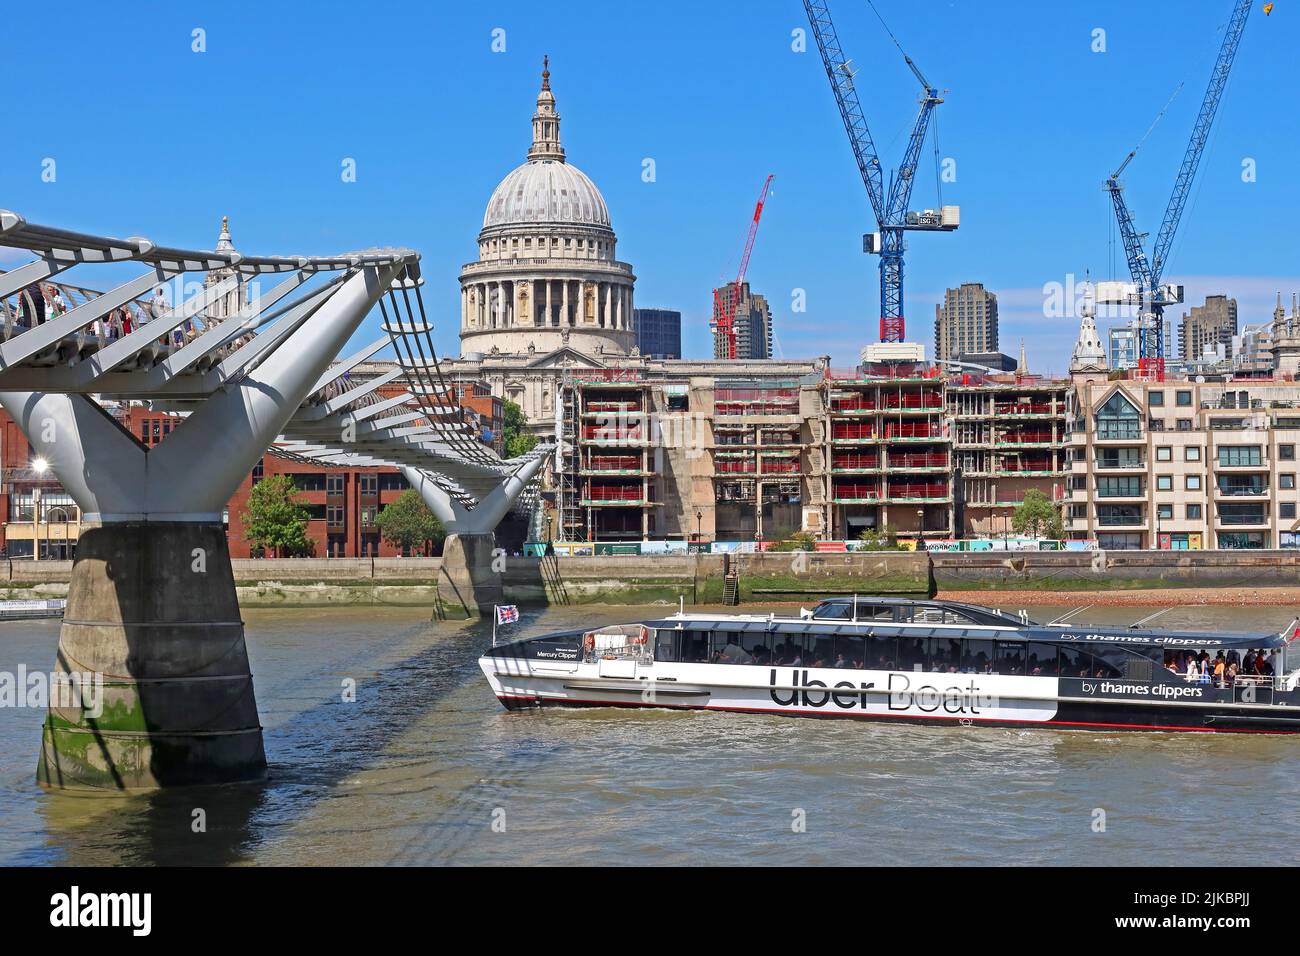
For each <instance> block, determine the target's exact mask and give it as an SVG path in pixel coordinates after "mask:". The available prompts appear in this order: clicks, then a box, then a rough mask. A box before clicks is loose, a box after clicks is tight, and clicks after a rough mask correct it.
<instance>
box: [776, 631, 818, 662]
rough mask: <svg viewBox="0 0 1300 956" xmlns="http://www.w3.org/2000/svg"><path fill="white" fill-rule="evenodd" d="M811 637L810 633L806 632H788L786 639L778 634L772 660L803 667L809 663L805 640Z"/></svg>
mask: <svg viewBox="0 0 1300 956" xmlns="http://www.w3.org/2000/svg"><path fill="white" fill-rule="evenodd" d="M806 638H809V639H810V635H805V634H786V635H785V640H784V641H782V640H781V635H778V636H777V645H776V647H774V648H773V649H772V660H773V662H774V663H777V664H783V665H786V666H790V667H801V666H804V665H806V664H807V663H808V657H807V655H805V653H804V641H805V639H806Z"/></svg>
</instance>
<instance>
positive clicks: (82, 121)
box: [0, 0, 1300, 371]
mask: <svg viewBox="0 0 1300 956" xmlns="http://www.w3.org/2000/svg"><path fill="white" fill-rule="evenodd" d="M876 4H877V7H878V8H879V10H880V11H881V13H882V15H883V16H884V17H885V19H886V20H887V21H888V22H889V24H890V26H891V27H892V29H893V31H894V33H895V34H896V35H897V36H898V37H899V39H900V41H901V42H902V44H903V45H904V47H905V48H906V49H907V50H908V51H909V53H910V54H911V55H912V56H913V58H914V59H915V60H916V61H917V63H918V64H919V65H920V66H921V68H922V69H923V70H924V71H925V73H926V74H927V75H928V76H929V78H930V80H931V81H932V82H934V83H935V84H936V85H938V86H940V87H942V88H947V89H949V90H950V91H951V92H950V93H949V94H948V98H947V102H946V103H945V104H944V105H943V106H941V107H940V108H939V114H938V116H939V123H938V128H939V132H940V140H939V151H940V155H941V156H943V157H952V158H953V159H955V160H956V162H957V181H956V182H955V183H951V184H946V185H945V186H944V200H945V202H955V203H959V204H960V205H961V207H962V228H961V230H960V231H959V232H957V233H955V234H951V235H913V236H912V237H911V240H910V247H909V257H908V260H907V266H908V284H907V298H906V304H907V314H908V318H909V332H910V335H909V337H910V338H915V339H919V340H921V341H924V342H926V343H927V344H928V345H932V343H933V315H934V304H935V302H936V301H937V300H938V297H939V295H940V294H941V292H942V290H943V289H944V287H946V286H948V285H955V284H957V283H959V282H961V281H982V282H984V283H985V285H986V286H988V287H989V288H991V289H993V290H995V291H997V292H998V293H999V296H1000V300H1001V305H1002V315H1003V322H1002V343H1001V344H1002V348H1003V350H1004V351H1006V352H1009V353H1011V354H1015V352H1016V350H1017V349H1018V347H1019V339H1020V338H1021V337H1022V336H1023V337H1024V338H1025V339H1026V342H1027V347H1028V350H1029V356H1030V364H1031V367H1033V368H1034V369H1035V370H1039V371H1043V370H1060V369H1062V368H1064V365H1065V363H1066V361H1067V360H1068V350H1069V347H1070V345H1071V343H1072V342H1073V340H1074V337H1075V325H1074V321H1073V320H1061V319H1056V320H1048V319H1045V318H1044V317H1043V314H1042V307H1041V302H1042V298H1043V297H1042V292H1041V289H1042V286H1043V284H1044V283H1045V282H1050V281H1058V282H1059V281H1064V280H1065V277H1066V275H1067V274H1069V273H1074V274H1076V275H1078V276H1080V277H1082V275H1083V273H1084V272H1085V270H1088V269H1091V270H1092V274H1093V276H1094V277H1097V276H1101V277H1106V276H1108V275H1109V274H1110V273H1111V251H1110V243H1111V237H1112V227H1111V221H1112V216H1111V212H1110V207H1109V204H1108V202H1107V199H1106V196H1105V193H1104V192H1103V191H1102V189H1101V184H1102V181H1103V180H1104V178H1105V176H1106V174H1107V173H1108V172H1109V171H1110V170H1111V169H1112V168H1113V167H1114V166H1116V165H1117V164H1118V163H1119V162H1120V161H1121V160H1122V159H1123V157H1124V155H1125V153H1126V152H1127V151H1128V150H1129V149H1130V148H1131V147H1132V146H1133V145H1134V144H1135V143H1136V142H1137V141H1138V140H1139V139H1140V138H1141V136H1142V134H1143V133H1144V132H1145V130H1146V129H1147V127H1148V126H1149V125H1150V124H1151V121H1152V120H1153V118H1154V117H1155V115H1156V114H1157V113H1158V112H1159V110H1160V108H1161V106H1163V105H1164V103H1165V102H1166V100H1167V99H1168V98H1169V95H1170V94H1171V92H1172V91H1173V89H1174V88H1175V86H1176V85H1177V84H1178V83H1179V81H1184V80H1185V81H1186V86H1185V87H1184V89H1183V91H1182V93H1181V94H1180V95H1179V97H1178V98H1177V99H1176V100H1175V101H1174V103H1173V105H1172V107H1171V108H1170V110H1169V113H1168V114H1167V116H1166V117H1165V119H1164V120H1163V122H1162V123H1161V124H1160V125H1159V126H1158V127H1157V128H1156V130H1155V132H1154V133H1153V134H1152V135H1151V137H1150V138H1149V139H1148V140H1147V142H1146V145H1145V146H1144V148H1143V150H1142V152H1141V153H1140V154H1139V157H1138V159H1137V160H1135V161H1134V163H1133V165H1132V166H1131V167H1130V171H1129V172H1128V174H1127V175H1126V181H1127V182H1128V185H1129V193H1128V195H1129V202H1130V206H1131V207H1132V209H1133V211H1134V215H1135V217H1136V218H1137V220H1138V224H1139V226H1140V227H1141V228H1144V229H1149V230H1150V231H1151V232H1152V233H1154V232H1155V231H1156V229H1157V228H1158V227H1159V221H1160V216H1161V214H1162V212H1163V209H1164V205H1165V201H1166V199H1167V197H1168V195H1169V191H1170V187H1171V185H1172V182H1173V177H1174V173H1175V171H1176V169H1177V166H1178V163H1179V161H1180V159H1181V157H1182V153H1183V149H1184V146H1185V143H1186V139H1187V135H1188V133H1189V131H1190V128H1191V124H1192V120H1193V117H1194V115H1195V112H1196V109H1197V107H1198V105H1199V103H1200V99H1201V96H1202V94H1203V92H1204V89H1205V84H1206V81H1207V79H1208V75H1209V70H1210V66H1211V63H1212V62H1213V58H1214V55H1215V53H1216V51H1217V48H1218V44H1219V40H1220V37H1221V32H1220V31H1221V28H1222V25H1223V23H1224V21H1225V20H1226V19H1227V16H1228V13H1229V10H1230V8H1231V2H1230V0H1180V2H1174V0H1163V2H1156V0H1127V2H1125V0H1091V2H1059V3H1058V2H1042V0H1035V2H1030V0H978V2H976V0H953V2H949V0H938V2H921V0H876ZM1262 5H1263V4H1262V0H1259V2H1257V3H1256V5H1255V10H1254V12H1253V14H1252V16H1251V19H1250V22H1249V25H1248V26H1247V28H1246V33H1245V37H1244V39H1243V41H1242V45H1241V50H1240V54H1239V56H1238V59H1237V63H1236V66H1235V68H1234V72H1233V78H1232V81H1231V83H1230V85H1229V87H1228V92H1227V95H1226V97H1225V99H1224V103H1223V106H1222V107H1221V109H1220V113H1219V117H1218V120H1217V122H1216V126H1215V132H1214V134H1213V137H1212V139H1211V141H1210V145H1209V148H1208V149H1207V152H1206V156H1205V159H1204V161H1203V163H1202V166H1201V171H1200V176H1199V181H1198V186H1197V189H1196V192H1195V194H1194V197H1193V200H1192V202H1191V203H1190V204H1189V208H1188V210H1187V214H1186V216H1185V217H1184V222H1183V226H1182V229H1181V231H1180V238H1179V241H1178V242H1177V244H1176V246H1175V255H1174V258H1173V261H1172V262H1171V263H1170V266H1169V269H1168V270H1167V277H1168V278H1171V279H1177V278H1181V279H1182V280H1183V281H1185V282H1186V283H1187V284H1188V286H1189V298H1190V297H1193V296H1194V297H1195V298H1194V299H1193V301H1197V302H1199V301H1200V297H1201V296H1203V295H1204V294H1206V293H1207V292H1219V291H1222V292H1228V293H1231V294H1234V295H1236V296H1237V297H1238V299H1239V300H1240V302H1241V310H1242V311H1241V314H1242V320H1243V321H1244V322H1255V321H1263V320H1264V319H1266V318H1267V317H1268V311H1269V309H1270V308H1271V304H1272V300H1273V293H1274V291H1275V290H1277V289H1279V288H1280V289H1282V291H1284V293H1285V294H1286V298H1287V301H1288V303H1289V300H1290V293H1291V292H1292V291H1294V290H1300V278H1298V277H1297V276H1300V266H1298V265H1297V262H1298V257H1297V252H1298V251H1300V230H1297V228H1296V222H1297V219H1300V200H1298V194H1297V175H1296V170H1297V159H1298V158H1300V123H1297V122H1296V119H1295V110H1296V88H1297V84H1298V83H1300V80H1298V79H1297V76H1298V74H1297V72H1296V59H1295V58H1296V50H1297V49H1300V0H1277V3H1276V7H1275V9H1274V10H1273V13H1272V15H1271V16H1269V17H1267V18H1266V17H1265V16H1264V14H1263V12H1262V9H1261V8H1262ZM832 13H833V14H834V16H835V18H836V24H837V26H838V28H839V32H840V36H841V38H842V40H843V42H844V44H845V47H846V50H847V51H848V53H849V55H850V56H852V57H853V58H854V60H855V61H856V63H857V65H858V66H859V67H860V68H861V70H862V72H861V73H860V74H859V78H858V83H859V90H860V92H861V95H862V99H863V103H864V106H865V109H866V112H867V116H868V121H869V123H870V125H871V129H872V132H873V134H874V136H875V139H876V143H877V145H878V147H879V148H880V149H881V152H882V154H883V155H884V158H885V161H886V164H887V166H892V165H894V164H896V162H897V159H898V155H899V152H900V151H901V149H902V146H903V143H904V141H905V138H906V135H907V131H908V130H909V129H910V127H911V123H912V120H913V117H914V115H915V111H916V92H917V88H916V82H915V80H914V79H913V77H912V76H911V74H910V73H909V72H908V70H907V68H906V66H905V65H904V64H903V62H902V58H901V56H900V55H899V54H898V52H897V51H896V50H895V49H894V48H893V46H892V45H891V44H890V42H889V40H888V38H887V37H886V36H885V34H884V31H883V30H882V29H881V26H880V24H879V22H878V21H877V20H876V18H875V16H874V15H873V14H872V12H871V10H870V8H869V7H868V6H867V4H866V3H865V2H863V0H836V2H834V3H833V6H832ZM6 23H7V26H8V30H7V31H6V32H7V36H8V38H9V39H10V41H11V42H10V43H9V44H7V47H6V65H7V69H6V71H5V73H6V78H5V80H4V83H5V86H6V87H7V89H6V93H7V99H8V101H9V103H10V116H11V122H10V124H9V127H8V128H9V135H8V137H7V141H6V144H5V149H4V150H0V182H3V185H4V189H3V192H2V193H0V206H6V207H8V208H12V209H14V210H16V211H18V212H20V213H22V214H23V215H25V216H27V217H28V218H29V219H32V220H35V221H39V222H46V223H50V224H55V225H61V226H66V227H69V228H75V229H80V230H85V231H103V232H108V233H116V234H126V235H130V234H135V235H145V236H148V237H150V238H153V239H155V240H156V241H160V242H166V243H168V244H173V245H187V246H198V247H210V246H211V245H212V244H213V243H215V241H216V233H217V229H218V226H219V222H220V218H221V216H222V215H223V214H228V215H229V216H230V218H231V224H232V230H233V232H234V237H235V243H236V245H237V246H238V247H239V248H240V249H242V250H243V251H245V252H248V253H286V254H287V253H327V252H334V251H338V250H341V249H348V248H359V247H364V246H369V245H372V244H404V245H409V246H413V247H415V248H417V249H419V250H420V251H421V252H422V253H423V255H424V275H425V277H426V280H427V282H428V286H427V288H426V303H427V304H428V305H429V306H430V307H431V309H432V317H433V319H434V321H435V323H436V326H437V339H438V342H439V345H440V346H441V348H442V349H443V350H444V351H447V352H450V353H453V354H454V353H455V352H456V350H457V339H456V331H457V323H458V318H459V316H458V307H459V306H458V286H457V282H456V275H457V272H458V271H459V268H460V266H461V264H462V263H464V262H466V261H468V260H470V259H471V258H473V256H474V253H475V244H474V240H475V235H476V233H477V231H478V229H479V227H480V225H481V220H482V213H483V207H484V205H485V203H486V201H487V198H488V196H489V195H490V193H491V191H492V188H493V187H494V186H495V184H496V183H497V181H498V180H500V179H501V178H502V177H503V176H504V175H505V174H506V173H507V172H508V171H509V170H510V169H511V168H512V167H513V166H515V165H517V164H518V163H519V162H522V161H523V158H524V153H525V150H526V149H527V145H528V140H529V117H530V115H531V113H532V110H533V104H534V99H535V97H536V92H537V86H538V71H539V68H540V63H541V58H542V54H543V53H544V52H546V53H549V54H550V56H551V70H552V85H553V88H554V90H555V92H556V96H557V100H558V106H559V110H560V113H561V116H562V117H563V136H564V143H565V146H566V148H567V150H568V156H569V158H570V160H571V161H572V162H574V163H575V164H576V165H578V166H579V167H581V168H582V169H583V170H584V171H585V172H587V173H588V174H589V175H590V176H591V177H592V178H593V179H594V180H595V182H596V183H597V185H598V186H599V187H600V188H601V190H602V191H603V192H604V195H605V198H606V200H607V202H608V204H609V207H610V211H611V215H612V218H613V223H614V228H615V229H616V231H617V233H618V237H619V257H620V258H621V259H623V260H625V261H628V262H631V263H632V264H633V265H634V267H635V269H636V273H637V275H638V281H637V291H636V299H637V303H638V304H639V305H642V306H659V307H668V308H677V309H680V310H682V312H683V314H684V316H685V319H684V325H685V328H684V336H683V338H684V345H685V348H686V350H687V353H688V354H691V355H697V356H698V355H704V354H706V353H707V352H708V351H709V346H708V332H707V316H708V313H709V309H710V291H709V290H710V289H711V288H712V287H713V286H714V285H716V284H718V282H719V280H721V279H723V278H724V277H726V276H729V275H731V274H732V273H734V271H735V268H736V265H737V260H738V258H739V253H740V249H741V246H742V244H743V239H744V233H745V230H746V228H747V224H748V220H749V217H750V213H751V211H752V208H753V203H754V200H755V199H756V197H757V193H758V189H759V186H760V184H761V182H762V179H763V177H764V176H765V175H766V174H767V173H769V172H771V173H775V174H776V179H775V182H774V184H773V195H772V197H771V200H770V202H769V204H768V207H767V211H766V212H765V214H764V219H763V224H762V228H761V230H760V234H759V238H758V243H757V247H756V249H755V252H754V256H753V261H752V263H751V266H750V279H751V281H752V283H753V285H754V287H755V289H756V290H757V291H761V292H763V293H765V294H766V295H767V296H768V297H769V299H770V300H771V302H772V304H773V306H774V312H775V316H776V330H777V332H776V334H777V339H778V344H779V348H780V351H781V353H783V354H784V355H785V356H787V357H794V356H812V355H818V354H823V353H830V354H831V355H832V356H833V358H834V361H835V363H836V364H837V365H849V364H852V363H853V362H854V361H855V359H856V355H857V350H858V348H859V347H860V346H861V345H862V344H864V343H866V342H868V341H872V340H874V339H875V337H876V336H877V334H878V314H879V289H878V276H877V261H876V259H875V258H874V257H867V256H864V255H863V254H862V253H861V251H860V249H861V238H860V237H861V234H862V233H863V232H865V231H869V230H874V225H873V223H872V222H871V216H870V208H869V205H868V203H867V200H866V196H865V193H864V191H863V188H862V185H861V182H860V180H859V179H858V174H857V170H856V167H855V165H854V163H853V158H852V154H851V152H850V150H849V146H848V143H847V140H846V138H845V135H844V131H843V129H842V128H841V126H840V121H839V117H838V114H837V112H836V109H835V104H834V100H833V98H832V96H831V93H830V90H829V88H828V85H827V82H826V77H825V74H824V72H823V69H822V66H821V63H820V60H819V57H818V55H817V52H816V48H815V46H814V45H813V44H812V43H811V38H810V39H809V49H808V51H807V52H805V53H795V52H793V51H792V49H791V43H792V38H791V31H792V30H794V29H796V28H806V27H807V23H806V21H805V19H804V13H803V7H802V4H800V3H799V2H797V0H755V2H747V3H739V2H733V3H721V2H719V3H699V2H679V0H661V2H656V3H646V4H641V3H616V4H615V3H609V4H591V3H566V2H560V0H555V2H550V3H536V2H514V0H510V2H495V3H473V4H464V3H456V4H452V3H443V2H438V3H418V4H417V3H414V2H412V3H409V4H385V5H370V6H367V5H364V4H357V3H354V2H333V0H326V2H314V3H312V4H300V3H294V4H289V3H276V2H265V0H263V2H258V3H251V2H246V0H225V2H222V3H218V4H205V5H203V8H199V7H198V5H194V4H162V3H136V4H130V5H117V4H102V3H90V2H86V0H78V2H72V3H67V4H62V5H60V6H59V14H58V16H57V17H52V16H51V15H50V11H49V9H47V8H46V7H42V6H41V5H39V4H23V5H18V6H15V7H13V9H11V10H10V11H8V13H7V14H6ZM195 28H202V29H203V30H205V31H206V43H207V52H205V53H194V52H191V43H192V40H191V31H192V30H193V29H195ZM494 28H502V29H504V30H505V38H506V51H505V52H504V53H494V52H493V51H492V31H493V30H494ZM1097 28H1101V29H1104V30H1105V31H1106V47H1107V49H1106V52H1104V53H1094V52H1092V50H1091V46H1092V43H1093V31H1094V30H1095V29H1097ZM19 110H26V111H29V112H30V118H27V119H23V118H21V117H20V116H19ZM46 157H51V158H54V159H55V160H56V161H57V164H58V165H57V181H56V182H54V183H43V182H42V181H41V178H40V174H41V162H42V160H43V159H44V158H46ZM347 157H350V158H353V159H355V160H356V164H357V182H355V183H344V182H342V181H341V179H340V163H341V162H342V161H343V159H344V158H347ZM647 157H649V158H653V159H654V160H655V163H656V167H657V181H655V182H653V183H646V182H643V181H642V178H641V171H642V161H643V159H645V158H647ZM1245 157H1250V158H1253V159H1254V160H1255V162H1256V167H1257V181H1256V182H1253V183H1244V182H1242V178H1241V164H1242V160H1243V158H1245ZM934 179H935V176H934V168H933V159H932V157H931V146H930V145H929V144H927V147H926V151H925V159H924V160H923V162H922V166H921V171H920V177H919V182H918V185H917V187H916V190H915V193H914V196H913V206H914V207H916V208H919V207H921V206H925V205H933V204H934V201H935V186H934ZM9 261H10V262H11V261H12V259H10V260H9ZM1116 267H1117V268H1118V269H1119V270H1120V272H1121V273H1122V272H1123V262H1122V258H1121V259H1117V260H1116ZM796 288H800V289H805V290H806V292H807V302H808V310H807V311H806V312H804V313H796V314H792V313H791V307H790V303H791V294H792V290H794V289H796ZM372 324H377V322H374V323H372ZM367 337H373V330H371V331H370V333H369V335H368V336H367Z"/></svg>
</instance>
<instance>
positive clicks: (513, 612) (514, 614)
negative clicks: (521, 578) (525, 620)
mask: <svg viewBox="0 0 1300 956" xmlns="http://www.w3.org/2000/svg"><path fill="white" fill-rule="evenodd" d="M496 612H497V623H498V624H516V623H518V621H519V608H517V607H515V606H514V605H513V604H498V605H496Z"/></svg>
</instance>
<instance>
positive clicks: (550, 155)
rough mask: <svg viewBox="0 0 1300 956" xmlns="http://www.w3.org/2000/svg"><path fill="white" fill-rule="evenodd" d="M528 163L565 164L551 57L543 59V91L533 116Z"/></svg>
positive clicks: (538, 96)
mask: <svg viewBox="0 0 1300 956" xmlns="http://www.w3.org/2000/svg"><path fill="white" fill-rule="evenodd" d="M528 161H529V162H539V161H549V162H556V163H562V162H564V147H563V146H561V145H560V114H559V113H557V112H555V94H554V93H552V92H551V70H550V57H547V56H544V57H542V89H541V92H540V93H538V94H537V112H536V113H534V114H533V145H532V148H531V149H529V150H528Z"/></svg>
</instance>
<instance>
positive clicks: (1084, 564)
mask: <svg viewBox="0 0 1300 956" xmlns="http://www.w3.org/2000/svg"><path fill="white" fill-rule="evenodd" d="M931 562H932V565H933V569H934V582H935V586H936V587H937V588H938V590H940V591H972V590H982V589H984V590H1015V591H1127V590H1143V589H1147V588H1242V587H1295V586H1297V585H1300V552H1296V551H1093V552H1087V551H1029V552H1024V553H1018V552H995V551H982V552H954V553H937V554H932V555H931Z"/></svg>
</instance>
